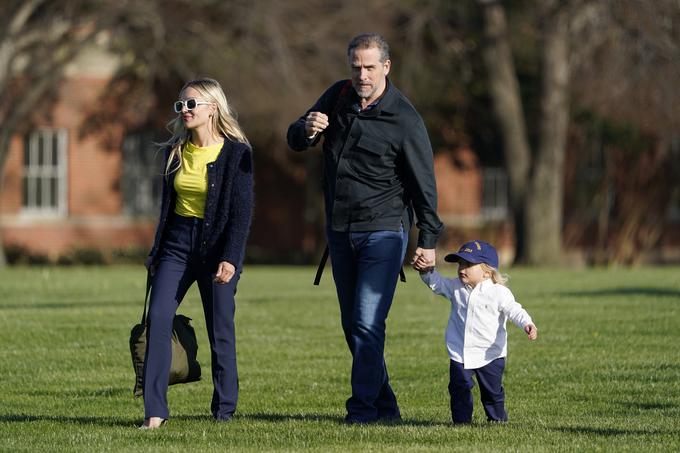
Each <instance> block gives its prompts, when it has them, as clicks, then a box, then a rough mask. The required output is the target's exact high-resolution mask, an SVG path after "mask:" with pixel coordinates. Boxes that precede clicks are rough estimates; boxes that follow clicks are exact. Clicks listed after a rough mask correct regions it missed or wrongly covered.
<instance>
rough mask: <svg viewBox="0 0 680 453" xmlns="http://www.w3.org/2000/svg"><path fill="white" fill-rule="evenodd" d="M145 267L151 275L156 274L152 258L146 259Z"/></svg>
mask: <svg viewBox="0 0 680 453" xmlns="http://www.w3.org/2000/svg"><path fill="white" fill-rule="evenodd" d="M144 267H146V270H147V271H148V272H149V275H151V276H153V274H154V273H155V272H156V266H154V265H153V257H152V256H147V257H146V260H144Z"/></svg>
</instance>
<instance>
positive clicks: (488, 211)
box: [482, 167, 508, 220]
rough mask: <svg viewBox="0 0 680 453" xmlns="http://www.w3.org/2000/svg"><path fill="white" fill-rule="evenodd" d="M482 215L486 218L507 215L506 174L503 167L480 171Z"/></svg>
mask: <svg viewBox="0 0 680 453" xmlns="http://www.w3.org/2000/svg"><path fill="white" fill-rule="evenodd" d="M482 216H483V217H484V219H486V220H504V219H506V218H507V217H508V176H507V174H506V172H505V170H504V169H503V168H494V167H487V168H484V169H483V171H482Z"/></svg>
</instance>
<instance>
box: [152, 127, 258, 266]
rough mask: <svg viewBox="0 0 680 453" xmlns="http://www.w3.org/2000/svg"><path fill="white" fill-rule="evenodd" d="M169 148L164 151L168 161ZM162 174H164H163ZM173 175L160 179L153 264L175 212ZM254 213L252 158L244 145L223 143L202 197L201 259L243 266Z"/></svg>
mask: <svg viewBox="0 0 680 453" xmlns="http://www.w3.org/2000/svg"><path fill="white" fill-rule="evenodd" d="M170 150H171V148H170V147H168V148H167V149H165V151H164V155H165V159H164V162H167V160H168V157H169V155H170ZM163 173H165V171H163ZM174 181H175V172H173V173H171V174H170V175H167V176H164V177H163V196H162V201H161V213H160V217H159V221H158V227H157V228H156V236H155V239H154V243H153V247H152V248H151V251H150V252H149V256H150V257H152V263H155V262H156V261H157V260H158V258H159V256H160V254H159V251H160V249H161V247H162V246H163V232H164V231H165V227H166V225H167V223H168V216H169V215H170V214H172V213H173V212H174V210H175V200H176V199H177V192H176V191H175V184H174ZM252 213H253V155H252V150H251V148H250V146H248V145H246V144H245V143H240V142H233V141H230V140H228V139H227V140H225V141H224V146H222V150H221V151H220V154H219V155H218V156H217V159H216V160H215V161H214V162H211V163H209V164H208V192H207V194H206V198H205V212H204V216H203V231H202V235H201V245H200V252H199V253H200V259H201V261H202V262H203V263H206V264H209V265H211V266H214V267H215V269H217V264H218V263H219V262H221V261H228V262H229V263H231V264H233V265H234V266H235V267H236V268H237V269H239V268H241V267H242V266H243V258H244V255H245V248H246V241H247V239H248V233H249V231H250V223H251V219H252Z"/></svg>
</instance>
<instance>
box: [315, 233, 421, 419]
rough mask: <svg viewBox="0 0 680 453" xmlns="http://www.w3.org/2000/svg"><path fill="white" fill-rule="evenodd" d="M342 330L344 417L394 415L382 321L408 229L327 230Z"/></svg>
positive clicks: (393, 396)
mask: <svg viewBox="0 0 680 453" xmlns="http://www.w3.org/2000/svg"><path fill="white" fill-rule="evenodd" d="M326 234H327V237H328V247H329V250H330V257H331V263H332V266H333V279H334V280H335V287H336V290H337V293H338V300H339V302H340V316H341V321H342V330H343V332H344V334H345V340H346V341H347V346H348V347H349V350H350V352H351V353H352V376H351V384H352V396H351V397H350V398H349V399H348V400H347V404H346V407H347V418H346V420H347V421H349V422H357V423H369V422H372V421H376V420H378V419H390V418H399V417H400V413H399V406H398V405H397V398H396V396H395V395H394V392H393V391H392V388H391V387H390V383H389V376H388V374H387V367H386V366H385V359H384V349H385V321H386V319H387V315H388V312H389V310H390V307H391V305H392V298H393V296H394V290H395V288H396V285H397V278H398V275H399V270H400V269H401V265H402V263H403V260H404V254H405V253H406V245H407V243H408V232H406V231H403V228H402V229H401V230H400V231H369V232H337V231H332V230H330V229H327V232H326Z"/></svg>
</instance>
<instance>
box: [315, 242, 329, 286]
mask: <svg viewBox="0 0 680 453" xmlns="http://www.w3.org/2000/svg"><path fill="white" fill-rule="evenodd" d="M326 261H328V244H326V248H325V249H323V256H321V261H319V267H317V268H316V277H314V285H315V286H319V282H320V281H321V274H323V268H324V267H326Z"/></svg>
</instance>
